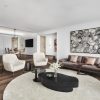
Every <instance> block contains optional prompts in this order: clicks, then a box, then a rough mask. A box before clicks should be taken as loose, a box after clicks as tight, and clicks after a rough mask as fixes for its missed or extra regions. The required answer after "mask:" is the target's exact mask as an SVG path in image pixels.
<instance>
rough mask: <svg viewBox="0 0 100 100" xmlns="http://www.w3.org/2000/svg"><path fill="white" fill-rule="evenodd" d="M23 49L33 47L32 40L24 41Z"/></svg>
mask: <svg viewBox="0 0 100 100" xmlns="http://www.w3.org/2000/svg"><path fill="white" fill-rule="evenodd" d="M25 47H33V39H27V40H25Z"/></svg>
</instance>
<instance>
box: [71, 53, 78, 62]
mask: <svg viewBox="0 0 100 100" xmlns="http://www.w3.org/2000/svg"><path fill="white" fill-rule="evenodd" d="M77 58H78V56H76V55H71V58H70V61H71V62H75V63H76V62H77Z"/></svg>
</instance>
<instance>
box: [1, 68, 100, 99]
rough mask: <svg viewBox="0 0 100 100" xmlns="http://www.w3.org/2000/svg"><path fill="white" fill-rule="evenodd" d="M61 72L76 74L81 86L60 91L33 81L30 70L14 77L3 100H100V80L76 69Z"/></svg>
mask: <svg viewBox="0 0 100 100" xmlns="http://www.w3.org/2000/svg"><path fill="white" fill-rule="evenodd" d="M59 73H63V74H66V75H70V76H75V77H77V78H78V79H79V87H78V88H74V90H73V91H72V92H58V91H54V90H51V89H48V88H46V87H44V86H43V85H42V84H41V83H40V82H39V83H38V82H33V79H34V73H32V72H28V73H26V74H23V75H21V76H19V77H17V78H15V79H13V80H12V81H11V82H10V83H9V84H8V85H7V87H6V89H5V91H4V95H3V100H100V81H99V80H97V79H95V78H93V77H92V76H89V75H77V72H76V71H71V70H66V69H60V70H59Z"/></svg>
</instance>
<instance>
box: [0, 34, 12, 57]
mask: <svg viewBox="0 0 100 100" xmlns="http://www.w3.org/2000/svg"><path fill="white" fill-rule="evenodd" d="M11 38H12V36H11V35H2V34H0V55H2V54H4V53H5V48H10V49H11V47H12V43H11Z"/></svg>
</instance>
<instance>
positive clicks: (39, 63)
mask: <svg viewBox="0 0 100 100" xmlns="http://www.w3.org/2000/svg"><path fill="white" fill-rule="evenodd" d="M33 61H34V65H35V79H34V81H36V82H37V81H38V78H37V69H39V68H40V69H41V68H44V67H45V66H46V65H47V63H48V58H46V57H45V54H44V53H43V52H36V53H34V54H33Z"/></svg>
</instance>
